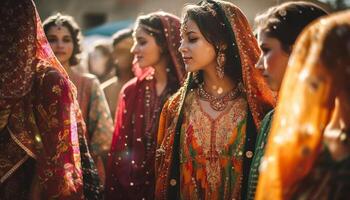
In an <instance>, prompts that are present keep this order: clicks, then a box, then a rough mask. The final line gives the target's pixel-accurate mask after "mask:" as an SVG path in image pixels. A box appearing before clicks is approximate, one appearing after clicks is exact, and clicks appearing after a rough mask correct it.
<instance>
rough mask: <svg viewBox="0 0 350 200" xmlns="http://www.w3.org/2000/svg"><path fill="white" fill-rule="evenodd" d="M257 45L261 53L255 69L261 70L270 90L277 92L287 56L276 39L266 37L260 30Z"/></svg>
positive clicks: (286, 62)
mask: <svg viewBox="0 0 350 200" xmlns="http://www.w3.org/2000/svg"><path fill="white" fill-rule="evenodd" d="M258 44H259V47H260V49H261V51H262V53H261V55H260V58H259V61H258V63H257V64H256V66H255V67H256V68H258V69H260V70H261V72H262V73H263V75H264V77H265V79H266V81H267V83H268V84H269V86H270V88H271V89H272V90H273V91H278V90H279V88H280V87H281V83H282V80H283V76H284V72H285V71H286V67H287V64H288V59H289V54H288V53H287V52H285V51H284V50H283V49H282V45H281V43H280V41H279V40H278V39H276V38H273V37H269V36H267V35H266V33H265V32H264V31H261V30H260V31H259V32H258Z"/></svg>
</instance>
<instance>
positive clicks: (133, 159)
mask: <svg viewBox="0 0 350 200" xmlns="http://www.w3.org/2000/svg"><path fill="white" fill-rule="evenodd" d="M133 37H134V46H133V47H132V53H133V54H134V55H135V61H136V65H137V67H136V68H137V69H135V70H136V71H137V73H136V74H137V75H136V77H135V78H134V79H132V80H130V81H129V82H128V83H126V85H125V86H124V87H123V89H122V91H121V93H120V100H119V103H118V106H117V110H118V111H117V114H116V128H115V132H114V136H113V141H112V147H111V151H110V156H109V159H108V164H107V176H106V177H107V179H106V197H107V199H154V184H155V178H154V160H155V148H156V141H157V138H156V135H157V129H158V119H159V115H160V111H161V109H162V106H163V103H164V102H165V101H166V99H167V98H168V97H169V96H170V95H171V94H173V93H174V92H175V91H176V90H177V89H178V88H179V87H180V83H181V80H182V77H183V74H184V65H183V62H182V59H181V56H180V53H179V52H178V51H177V49H178V48H179V46H180V20H179V19H178V18H177V17H175V16H173V15H171V14H168V13H165V12H155V13H151V14H149V15H145V16H140V17H139V18H138V19H137V23H136V27H135V29H134V35H133Z"/></svg>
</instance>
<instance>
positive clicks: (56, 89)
mask: <svg viewBox="0 0 350 200" xmlns="http://www.w3.org/2000/svg"><path fill="white" fill-rule="evenodd" d="M52 92H53V93H55V94H56V95H58V96H61V92H62V90H61V88H60V86H59V85H54V86H53V87H52Z"/></svg>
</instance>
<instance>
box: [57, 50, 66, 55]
mask: <svg viewBox="0 0 350 200" xmlns="http://www.w3.org/2000/svg"><path fill="white" fill-rule="evenodd" d="M55 55H56V56H57V55H59V56H61V55H66V52H64V51H56V52H55Z"/></svg>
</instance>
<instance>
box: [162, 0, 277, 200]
mask: <svg viewBox="0 0 350 200" xmlns="http://www.w3.org/2000/svg"><path fill="white" fill-rule="evenodd" d="M203 4H211V7H212V8H214V12H215V13H216V14H218V15H219V16H220V20H221V21H222V22H223V23H224V24H225V27H226V28H227V31H228V32H229V33H230V38H231V42H230V43H229V44H227V45H228V48H232V50H233V51H232V52H233V53H234V55H226V56H232V57H234V60H235V61H234V63H232V65H233V67H241V69H242V80H243V84H244V90H245V93H246V98H247V101H248V104H249V110H250V113H251V115H252V117H253V122H252V123H254V124H253V126H254V125H255V127H256V128H259V127H260V124H261V121H262V119H263V117H264V115H265V114H266V113H267V111H269V110H271V109H272V108H273V106H274V105H275V99H274V97H273V93H272V91H271V90H270V89H269V87H268V85H267V84H266V82H265V80H264V78H263V76H262V74H261V73H260V72H259V70H257V69H255V63H256V62H257V61H258V58H259V55H260V50H259V47H258V44H257V41H256V39H255V37H254V35H253V32H252V30H251V28H250V26H249V24H248V21H247V18H246V17H245V15H244V14H243V13H242V11H241V10H240V9H239V8H238V7H237V6H235V5H234V4H232V3H230V2H225V1H220V0H218V1H212V0H208V1H203V2H200V5H203ZM192 77H193V74H192V73H189V74H188V76H187V79H186V80H185V82H184V85H183V87H182V88H181V89H180V90H179V91H178V93H177V94H178V95H177V96H176V95H175V96H174V98H171V99H170V100H169V101H168V102H167V104H166V105H165V106H164V107H166V106H167V107H168V109H169V108H170V110H169V113H168V114H166V113H164V114H163V113H162V115H161V118H160V122H159V123H160V126H159V131H158V145H162V146H161V147H160V148H159V149H158V150H157V156H158V158H156V159H157V161H156V169H157V173H158V174H157V176H158V178H157V184H156V195H157V198H159V199H167V198H168V197H169V196H172V195H173V194H174V195H176V194H178V190H179V187H178V184H177V185H176V187H170V185H169V180H170V179H172V178H174V179H177V178H176V177H178V176H179V170H178V162H179V158H178V157H179V156H178V155H179V142H178V141H179V137H180V136H179V134H178V133H179V132H180V131H179V130H180V128H181V125H182V117H183V113H182V112H183V111H182V110H183V107H184V106H183V105H184V101H185V99H186V95H187V93H188V91H189V90H191V89H192V87H193V84H194V81H195V80H194V79H193V78H192ZM163 110H164V109H163ZM169 119H170V120H172V122H169ZM173 122H174V123H173ZM168 123H171V126H170V127H165V126H166V125H165V124H168ZM165 129H167V130H165ZM165 133H167V135H165ZM162 141H165V142H164V143H162ZM163 148H164V149H167V150H168V151H171V153H169V152H162V151H163ZM163 161H164V162H163ZM173 198H176V197H173Z"/></svg>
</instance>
